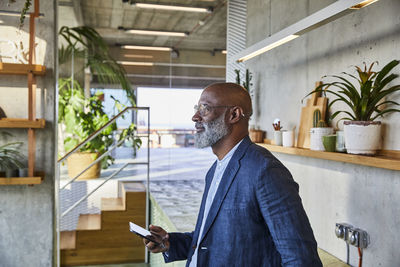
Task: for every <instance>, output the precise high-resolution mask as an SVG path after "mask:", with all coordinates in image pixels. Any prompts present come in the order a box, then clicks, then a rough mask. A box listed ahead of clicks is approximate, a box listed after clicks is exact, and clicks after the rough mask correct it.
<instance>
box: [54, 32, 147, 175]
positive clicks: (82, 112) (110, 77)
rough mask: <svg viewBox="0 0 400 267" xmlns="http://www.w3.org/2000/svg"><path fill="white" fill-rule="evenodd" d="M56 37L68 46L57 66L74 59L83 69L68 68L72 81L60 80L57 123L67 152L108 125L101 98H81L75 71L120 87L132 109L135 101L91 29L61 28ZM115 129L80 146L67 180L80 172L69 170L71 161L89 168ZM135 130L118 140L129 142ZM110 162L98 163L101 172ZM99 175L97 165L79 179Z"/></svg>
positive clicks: (137, 143)
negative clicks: (127, 140)
mask: <svg viewBox="0 0 400 267" xmlns="http://www.w3.org/2000/svg"><path fill="white" fill-rule="evenodd" d="M59 35H60V36H61V37H62V38H63V39H64V40H65V42H66V44H67V45H66V46H61V48H60V49H59V63H60V65H64V66H69V65H68V63H70V62H74V58H75V59H76V58H80V59H83V61H84V66H83V67H82V68H80V69H77V68H74V67H72V68H71V77H69V78H61V79H60V80H59V118H58V119H59V123H60V124H61V125H62V127H64V129H63V134H62V135H64V133H65V135H66V138H64V140H63V141H64V150H65V151H66V152H68V151H70V150H71V149H73V148H74V147H75V146H76V145H78V144H79V143H81V142H82V141H83V140H85V139H86V138H87V137H88V136H89V135H91V134H92V133H94V132H95V131H97V130H98V129H100V128H101V127H102V126H103V125H105V124H106V123H107V122H108V121H109V117H108V116H107V114H106V113H105V112H104V107H103V102H102V101H101V99H100V95H98V94H95V95H94V96H91V97H89V98H87V97H85V96H84V92H83V89H82V87H81V86H80V84H79V82H78V81H77V80H76V79H75V78H74V77H75V76H74V74H75V73H76V71H78V72H83V71H84V68H89V69H90V70H91V73H92V74H93V75H95V76H96V77H97V80H98V81H99V82H102V83H119V84H120V85H121V87H122V89H124V90H125V91H126V93H127V98H128V100H129V102H130V104H131V105H135V97H134V92H133V90H132V86H131V84H130V82H129V80H128V78H127V76H126V73H125V70H124V69H123V67H122V66H121V65H120V64H118V63H117V62H116V61H115V60H114V59H113V58H112V57H111V55H110V53H109V49H108V45H107V44H106V43H105V41H104V40H103V38H102V37H101V36H100V35H99V34H98V33H97V32H96V31H95V30H94V29H92V28H90V27H86V26H81V27H74V28H69V27H66V26H64V27H61V29H60V31H59ZM72 66H74V65H72ZM116 128H117V127H116V124H115V123H113V124H111V125H110V126H109V127H107V128H106V129H105V130H103V131H102V132H101V133H100V134H99V135H98V136H97V137H96V138H94V139H93V140H91V141H90V142H88V143H87V144H86V145H85V146H83V147H82V148H81V149H80V151H79V153H74V154H73V155H71V156H70V157H69V158H68V159H67V162H68V171H69V176H70V177H74V176H76V174H78V173H79V172H80V170H81V169H82V168H83V167H80V168H78V169H76V170H72V169H71V167H74V166H75V165H76V163H71V161H75V160H77V162H78V163H81V162H82V161H86V162H85V164H84V165H86V166H87V165H88V164H90V161H93V160H94V159H95V158H97V157H98V156H100V155H101V154H103V153H104V152H105V151H107V150H108V148H109V147H110V146H111V145H112V144H113V142H114V138H113V132H114V130H116ZM135 130H136V128H135V125H134V124H132V125H131V126H130V127H129V128H128V129H125V130H123V132H122V134H121V135H120V138H124V137H126V136H128V139H129V137H130V136H131V135H132V134H133V133H134V131H135ZM62 135H60V136H62ZM131 139H132V137H131ZM133 140H134V142H132V143H133V146H134V147H135V148H136V147H139V146H140V141H139V140H137V139H135V138H133ZM113 160H114V159H113V158H112V157H111V156H109V155H108V156H106V157H104V158H103V160H102V161H101V166H102V168H107V167H108V166H109V165H110V164H111V163H112V162H113ZM86 166H85V167H86ZM99 175H100V166H99V165H98V164H97V165H95V166H93V167H92V168H90V169H89V170H88V171H86V172H85V173H84V174H83V175H82V176H80V179H89V178H95V177H98V176H99Z"/></svg>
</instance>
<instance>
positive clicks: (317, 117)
mask: <svg viewBox="0 0 400 267" xmlns="http://www.w3.org/2000/svg"><path fill="white" fill-rule="evenodd" d="M321 117H322V115H321V111H320V110H319V109H316V110H314V114H313V127H314V128H322V127H326V123H325V121H324V120H321Z"/></svg>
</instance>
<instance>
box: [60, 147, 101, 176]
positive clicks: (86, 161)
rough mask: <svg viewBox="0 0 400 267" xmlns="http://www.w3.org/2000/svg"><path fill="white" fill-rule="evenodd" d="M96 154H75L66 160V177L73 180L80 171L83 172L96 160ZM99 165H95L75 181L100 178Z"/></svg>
mask: <svg viewBox="0 0 400 267" xmlns="http://www.w3.org/2000/svg"><path fill="white" fill-rule="evenodd" d="M98 156H99V154H98V153H90V152H76V153H74V154H72V155H71V156H70V157H68V158H67V165H68V176H69V177H70V178H74V177H75V176H76V175H78V174H79V173H80V172H81V171H83V170H84V169H85V168H86V167H87V166H89V165H90V164H91V163H92V162H93V161H95V160H96V159H97V158H98ZM100 170H101V164H100V162H98V163H96V164H95V165H93V166H92V167H90V168H89V169H88V170H86V171H85V172H84V173H82V174H81V175H79V177H78V179H77V180H87V179H94V178H98V177H100Z"/></svg>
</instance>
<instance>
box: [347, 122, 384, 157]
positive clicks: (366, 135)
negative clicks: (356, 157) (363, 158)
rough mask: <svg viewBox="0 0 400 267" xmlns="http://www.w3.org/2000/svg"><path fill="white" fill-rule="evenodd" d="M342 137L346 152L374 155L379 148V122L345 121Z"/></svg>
mask: <svg viewBox="0 0 400 267" xmlns="http://www.w3.org/2000/svg"><path fill="white" fill-rule="evenodd" d="M344 139H345V140H346V150H347V153H350V154H363V155H375V154H376V151H377V150H378V149H380V148H381V140H382V137H381V122H380V121H345V122H344Z"/></svg>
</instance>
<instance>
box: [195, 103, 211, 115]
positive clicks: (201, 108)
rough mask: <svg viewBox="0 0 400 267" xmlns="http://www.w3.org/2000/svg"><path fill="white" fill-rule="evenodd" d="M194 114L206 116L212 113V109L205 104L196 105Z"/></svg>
mask: <svg viewBox="0 0 400 267" xmlns="http://www.w3.org/2000/svg"><path fill="white" fill-rule="evenodd" d="M194 112H195V113H196V112H199V114H200V116H205V115H207V113H208V112H210V107H209V106H207V105H204V104H200V105H195V106H194Z"/></svg>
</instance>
